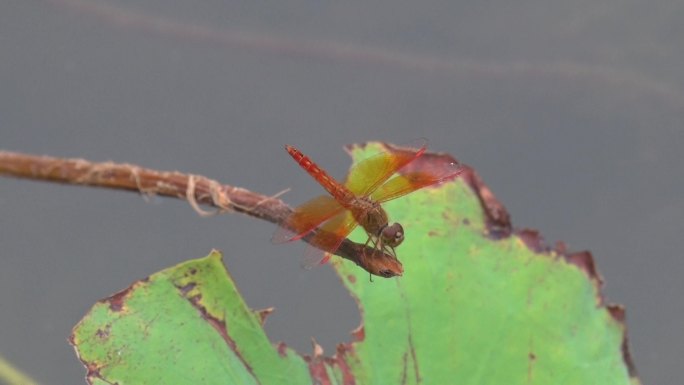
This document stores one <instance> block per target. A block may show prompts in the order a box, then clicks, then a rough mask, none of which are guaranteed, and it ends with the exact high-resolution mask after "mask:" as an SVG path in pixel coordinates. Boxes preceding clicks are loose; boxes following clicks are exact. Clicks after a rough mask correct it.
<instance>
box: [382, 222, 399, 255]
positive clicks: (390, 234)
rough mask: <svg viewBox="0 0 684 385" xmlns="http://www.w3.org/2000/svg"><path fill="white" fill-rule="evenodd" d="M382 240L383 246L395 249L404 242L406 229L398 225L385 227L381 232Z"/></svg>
mask: <svg viewBox="0 0 684 385" xmlns="http://www.w3.org/2000/svg"><path fill="white" fill-rule="evenodd" d="M380 238H382V244H383V245H385V246H387V247H389V248H391V249H394V248H395V247H397V246H399V245H400V244H401V243H402V242H404V228H403V227H402V226H401V225H400V224H398V223H394V224H392V225H391V226H389V225H388V226H385V227H383V228H382V230H381V231H380Z"/></svg>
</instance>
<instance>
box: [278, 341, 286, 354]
mask: <svg viewBox="0 0 684 385" xmlns="http://www.w3.org/2000/svg"><path fill="white" fill-rule="evenodd" d="M277 349H278V355H280V356H281V357H285V356H286V355H287V345H286V344H285V342H278V346H277Z"/></svg>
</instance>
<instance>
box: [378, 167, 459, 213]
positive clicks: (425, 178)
mask: <svg viewBox="0 0 684 385" xmlns="http://www.w3.org/2000/svg"><path fill="white" fill-rule="evenodd" d="M461 172H463V167H462V166H461V164H460V163H457V162H452V163H449V164H446V165H440V167H439V169H436V170H428V169H423V170H420V171H412V172H408V173H406V174H402V175H397V176H395V177H393V178H392V179H390V180H389V181H387V183H385V184H383V185H382V186H380V187H378V188H377V189H376V190H375V191H373V193H372V194H371V199H372V200H373V201H375V202H380V203H382V202H387V201H389V200H392V199H394V198H398V197H400V196H403V195H406V194H408V193H410V192H413V191H416V190H419V189H421V188H423V187H427V186H431V185H433V184H436V183H439V182H441V181H443V180H445V179H448V178H451V177H454V176H456V175H458V174H460V173H461Z"/></svg>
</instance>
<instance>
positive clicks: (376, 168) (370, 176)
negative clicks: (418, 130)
mask: <svg viewBox="0 0 684 385" xmlns="http://www.w3.org/2000/svg"><path fill="white" fill-rule="evenodd" d="M426 147H427V142H426V140H425V139H420V140H418V141H417V142H416V143H413V144H412V145H411V148H396V149H391V150H386V151H383V152H381V153H379V154H376V155H373V156H371V157H370V158H366V159H363V160H361V161H359V162H358V163H356V164H354V165H353V166H352V167H351V169H350V170H349V174H348V177H347V181H346V182H345V186H346V187H347V188H348V189H349V190H350V191H351V192H352V193H354V194H355V195H357V196H367V195H369V194H370V193H371V192H373V191H374V190H375V189H376V188H378V186H380V185H381V184H382V183H383V182H385V181H386V180H387V179H389V177H391V176H392V174H394V173H395V172H397V170H399V169H400V168H402V167H404V166H406V165H407V164H409V163H410V162H411V161H413V160H414V159H416V158H417V157H419V156H421V155H422V154H423V153H424V152H425V149H426Z"/></svg>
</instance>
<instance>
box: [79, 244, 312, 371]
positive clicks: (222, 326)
mask: <svg viewBox="0 0 684 385" xmlns="http://www.w3.org/2000/svg"><path fill="white" fill-rule="evenodd" d="M71 342H72V344H73V345H74V346H75V347H76V348H77V351H78V354H79V357H80V358H81V360H82V361H83V362H84V364H85V365H86V368H87V369H88V375H87V378H88V380H89V381H91V382H93V383H95V382H96V380H97V379H104V380H105V381H107V382H106V383H120V384H283V383H287V382H288V381H294V382H292V383H296V384H307V383H310V382H311V377H310V376H309V373H308V368H307V365H306V362H304V360H303V359H302V358H301V357H299V356H298V355H296V354H295V353H294V352H292V351H291V350H290V349H286V348H285V347H284V346H283V347H280V348H274V347H273V346H272V345H271V343H270V342H269V340H268V338H267V337H266V334H265V333H264V331H263V329H262V325H261V317H260V314H259V312H254V311H252V310H250V309H249V308H248V307H247V306H246V304H245V302H244V301H243V299H242V297H241V296H240V294H239V293H238V291H237V288H236V287H235V283H234V282H233V280H232V279H231V277H230V276H229V275H228V273H227V271H226V269H225V267H224V266H223V264H222V262H221V255H220V254H219V253H218V252H217V251H213V252H212V253H211V254H210V255H209V256H207V257H206V258H202V259H197V260H191V261H187V262H185V263H182V264H179V265H177V266H175V267H172V268H169V269H166V270H163V271H161V272H159V273H156V274H153V275H152V276H150V277H149V278H148V279H145V280H142V281H138V282H136V283H134V284H133V285H132V286H131V287H129V288H128V289H126V290H124V291H122V292H120V293H117V294H115V295H114V296H112V297H109V298H107V299H105V300H102V301H100V302H99V303H97V304H96V305H95V306H93V308H92V309H91V310H90V312H89V313H88V314H87V315H86V317H84V318H83V319H82V320H81V322H80V323H79V324H78V325H77V326H76V327H75V328H74V333H73V334H72V337H71Z"/></svg>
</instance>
